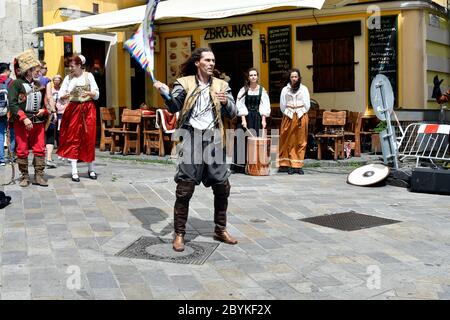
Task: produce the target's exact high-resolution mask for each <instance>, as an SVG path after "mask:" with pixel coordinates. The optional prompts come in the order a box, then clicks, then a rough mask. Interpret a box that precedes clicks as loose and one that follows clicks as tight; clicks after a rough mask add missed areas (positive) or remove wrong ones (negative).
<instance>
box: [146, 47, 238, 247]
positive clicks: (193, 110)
mask: <svg viewBox="0 0 450 320" xmlns="http://www.w3.org/2000/svg"><path fill="white" fill-rule="evenodd" d="M214 65H215V58H214V54H213V52H212V51H211V49H210V48H197V49H196V50H194V51H193V52H192V55H191V57H190V58H188V60H187V61H186V62H185V63H184V64H182V66H181V75H182V76H183V77H182V78H179V79H178V80H177V81H176V82H175V83H174V86H173V90H172V94H170V95H166V96H165V98H164V99H165V102H166V105H167V106H168V108H169V111H170V112H171V113H175V112H178V111H179V112H180V116H179V119H178V123H177V128H178V129H182V130H181V131H182V135H183V134H184V135H183V143H182V147H181V152H180V156H181V157H180V158H182V159H181V161H180V163H179V164H178V167H177V172H176V174H175V182H176V183H177V189H176V201H175V207H174V229H175V239H174V241H173V249H174V250H175V251H183V250H184V235H185V233H186V222H187V218H188V212H189V201H190V199H191V197H192V195H193V193H194V189H195V186H196V185H199V184H200V183H201V182H202V183H203V185H204V186H205V187H210V186H211V187H212V189H213V193H214V223H215V230H214V231H215V237H214V239H216V240H219V241H222V242H225V243H227V244H236V243H237V240H236V239H234V238H233V237H232V236H231V235H230V234H229V233H228V231H227V230H226V223H227V216H226V213H227V208H228V197H229V195H230V182H229V181H228V177H229V176H230V174H231V172H230V170H229V165H228V164H226V161H225V152H224V151H223V147H224V145H225V144H224V129H223V123H222V118H221V117H222V115H224V116H226V117H228V118H234V117H235V116H236V106H235V102H234V99H233V96H232V93H231V89H230V87H229V85H228V83H227V82H225V81H223V80H220V79H218V78H215V77H213V76H212V75H213V70H214ZM154 86H155V88H156V89H158V90H160V92H161V93H162V96H163V97H164V94H163V93H168V92H169V87H168V86H167V85H166V84H163V83H161V82H155V84H154ZM194 137H195V139H194ZM197 137H200V139H198V138H197ZM199 140H200V142H198V141H199ZM193 141H194V142H193ZM217 146H219V147H217ZM204 150H208V151H210V150H211V152H209V153H208V152H205V153H204V152H203V151H204ZM218 151H222V152H218ZM219 154H220V155H219ZM208 157H212V160H213V161H209V160H211V159H208ZM199 158H200V160H199ZM205 158H207V159H205ZM198 160H199V161H198Z"/></svg>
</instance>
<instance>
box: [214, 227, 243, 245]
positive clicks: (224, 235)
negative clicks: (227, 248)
mask: <svg viewBox="0 0 450 320" xmlns="http://www.w3.org/2000/svg"><path fill="white" fill-rule="evenodd" d="M214 240H217V241H222V242H225V243H226V244H237V243H238V241H237V240H236V239H235V238H233V237H232V236H231V234H229V233H228V231H227V230H217V229H216V235H215V236H214Z"/></svg>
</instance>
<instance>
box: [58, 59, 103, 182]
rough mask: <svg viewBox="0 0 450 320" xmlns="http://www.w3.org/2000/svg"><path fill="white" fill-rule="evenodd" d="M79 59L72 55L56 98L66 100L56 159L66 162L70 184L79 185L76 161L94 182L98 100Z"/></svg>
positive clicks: (97, 90)
mask: <svg viewBox="0 0 450 320" xmlns="http://www.w3.org/2000/svg"><path fill="white" fill-rule="evenodd" d="M81 66H82V59H81V58H80V57H79V56H78V55H75V56H73V57H72V58H71V59H70V63H69V68H70V71H71V73H70V75H68V76H66V77H65V78H64V81H63V84H62V85H61V89H60V93H61V94H60V98H62V99H68V100H69V105H68V106H67V107H66V109H65V110H64V114H63V117H62V120H61V127H60V146H59V147H58V152H57V153H58V155H59V156H60V157H63V158H67V159H69V160H70V162H71V164H72V181H75V182H79V181H80V178H79V176H78V168H77V161H83V162H86V163H87V164H88V175H89V178H91V179H97V174H96V173H95V170H94V160H95V141H96V127H95V126H96V109H95V104H94V102H93V100H97V99H98V98H99V96H100V93H99V89H98V86H97V83H96V82H95V79H94V76H93V75H92V74H91V73H90V72H86V71H84V70H83V69H82V68H81Z"/></svg>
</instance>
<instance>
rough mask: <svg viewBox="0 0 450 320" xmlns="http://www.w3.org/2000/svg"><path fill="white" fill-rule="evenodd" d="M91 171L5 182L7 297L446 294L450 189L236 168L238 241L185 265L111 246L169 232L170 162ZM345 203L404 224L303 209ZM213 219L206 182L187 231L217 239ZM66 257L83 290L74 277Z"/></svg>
mask: <svg viewBox="0 0 450 320" xmlns="http://www.w3.org/2000/svg"><path fill="white" fill-rule="evenodd" d="M99 155H102V153H99ZM143 157H145V156H143ZM124 158H125V159H126V157H124ZM0 170H5V169H2V168H0ZM86 170H87V168H86V165H85V164H82V165H80V172H82V173H83V174H82V176H81V180H82V181H81V182H80V183H75V182H72V181H70V174H69V172H70V166H60V167H58V168H56V169H53V170H51V172H50V171H49V172H48V173H49V174H51V177H50V176H49V177H50V179H49V187H48V188H40V187H38V186H30V187H29V188H28V189H26V190H25V189H22V188H20V187H18V186H17V185H12V186H5V187H4V188H3V190H4V191H5V192H6V193H7V194H9V195H11V196H12V197H13V203H12V204H11V205H9V206H8V207H6V208H5V209H2V210H0V271H1V272H0V275H1V276H0V278H1V279H0V280H1V283H2V286H1V287H0V298H1V299H80V300H83V299H257V300H260V299H261V300H271V299H448V297H449V292H450V278H449V277H448V270H449V269H450V258H449V257H450V249H449V248H450V247H449V246H450V237H449V233H448V230H449V228H450V213H449V212H448V210H446V208H449V207H450V199H449V197H445V196H439V195H428V194H417V193H410V192H408V191H407V190H406V189H402V188H395V187H389V186H386V187H380V188H377V190H376V192H374V190H373V189H371V188H359V187H356V186H351V185H348V184H347V183H346V175H347V174H348V172H349V171H348V170H345V169H340V168H333V170H332V171H333V173H328V172H327V171H330V170H323V169H322V168H314V169H309V170H308V169H306V170H305V172H306V174H305V175H304V176H298V175H296V176H289V175H287V174H285V173H276V172H273V173H272V174H271V175H270V176H268V177H250V176H246V175H232V176H231V177H230V181H231V185H232V189H231V196H230V199H229V215H228V228H229V230H230V232H231V233H232V234H233V235H234V236H236V237H237V238H238V240H239V243H238V244H237V245H235V246H229V245H226V244H223V243H221V244H220V245H219V246H218V247H217V249H216V250H215V251H214V252H213V254H212V255H211V256H210V257H209V258H208V260H207V261H206V262H205V264H203V265H198V266H197V265H185V264H183V265H178V264H173V263H167V262H162V261H150V260H143V259H127V258H121V257H117V256H115V254H116V253H117V252H119V251H121V250H123V249H124V248H125V247H127V246H128V245H130V244H131V243H133V242H134V241H136V240H137V239H139V238H140V237H141V236H148V237H161V238H163V239H171V238H172V237H173V220H172V219H173V202H174V191H175V183H174V182H173V174H174V172H175V167H174V166H173V165H167V166H165V165H159V164H150V163H143V162H134V161H129V160H111V159H108V158H99V159H98V160H97V171H98V173H99V178H98V179H97V180H95V181H94V180H90V179H88V178H87V176H86V175H85V172H86ZM330 172H331V171H330ZM0 173H1V172H0ZM339 173H341V174H339ZM299 190H301V192H299ZM380 199H383V201H380ZM349 210H354V211H356V212H359V213H363V214H370V215H376V216H380V217H384V218H390V219H396V220H400V221H402V222H401V223H398V224H395V225H391V226H382V227H376V228H370V229H366V230H359V231H354V232H344V231H339V230H334V229H330V228H324V227H320V226H315V225H312V224H308V223H305V222H301V221H298V219H302V218H305V217H313V216H316V215H323V214H332V213H337V212H345V211H349ZM213 228H214V222H213V193H212V190H211V189H207V188H204V187H203V186H198V187H197V188H196V191H195V193H194V196H193V198H192V201H191V212H190V215H189V220H188V226H187V229H188V234H187V236H186V238H187V239H188V240H191V241H205V242H213V243H215V240H214V239H213V237H212V236H213ZM69 267H79V270H80V275H79V276H80V280H81V288H78V289H69V288H68V287H67V280H68V279H69V277H70V276H71V275H72V274H70V273H66V272H67V270H69V269H68V268H69ZM374 270H375V271H374ZM377 270H378V271H379V274H377V272H378V271H377ZM374 272H375V273H374ZM373 276H375V277H377V276H379V277H380V288H379V289H377V288H375V289H374V288H369V287H370V283H373V282H370V281H372V280H373V279H372V278H371V277H373Z"/></svg>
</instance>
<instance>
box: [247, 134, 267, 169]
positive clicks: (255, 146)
mask: <svg viewBox="0 0 450 320" xmlns="http://www.w3.org/2000/svg"><path fill="white" fill-rule="evenodd" d="M245 171H246V173H247V174H248V175H251V176H268V175H269V173H270V139H269V138H258V137H248V139H247V164H246V166H245Z"/></svg>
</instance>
